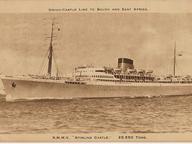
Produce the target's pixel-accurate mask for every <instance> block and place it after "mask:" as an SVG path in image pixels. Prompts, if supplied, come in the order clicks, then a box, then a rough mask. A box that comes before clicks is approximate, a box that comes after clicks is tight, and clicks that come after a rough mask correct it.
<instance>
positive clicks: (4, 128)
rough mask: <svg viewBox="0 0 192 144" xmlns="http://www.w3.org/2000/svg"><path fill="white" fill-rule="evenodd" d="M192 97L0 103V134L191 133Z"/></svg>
mask: <svg viewBox="0 0 192 144" xmlns="http://www.w3.org/2000/svg"><path fill="white" fill-rule="evenodd" d="M191 103H192V96H176V97H166V98H135V99H129V98H108V99H75V100H34V101H17V102H5V101H1V102H0V127H1V128H0V133H1V134H2V133H88V132H145V133H148V132H154V133H156V132H157V133H161V132H192V113H191V111H192V104H191Z"/></svg>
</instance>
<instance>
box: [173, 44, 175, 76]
mask: <svg viewBox="0 0 192 144" xmlns="http://www.w3.org/2000/svg"><path fill="white" fill-rule="evenodd" d="M175 74H176V42H175V46H174V58H173V76H174V77H175Z"/></svg>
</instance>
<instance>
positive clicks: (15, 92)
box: [2, 78, 192, 101]
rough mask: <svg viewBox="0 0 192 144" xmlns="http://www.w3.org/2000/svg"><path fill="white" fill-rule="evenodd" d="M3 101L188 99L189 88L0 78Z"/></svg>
mask: <svg viewBox="0 0 192 144" xmlns="http://www.w3.org/2000/svg"><path fill="white" fill-rule="evenodd" d="M2 82H3V85H4V87H5V92H6V94H7V96H6V100H7V101H11V100H19V99H28V100H29V99H74V98H109V97H129V98H137V97H159V96H176V95H192V84H178V83H176V84H173V83H172V84H171V83H170V84H164V83H133V82H132V83H126V84H125V83H108V84H106V83H99V82H98V83H87V84H72V83H71V84H69V83H65V81H64V80H63V81H62V80H59V81H58V80H31V79H18V78H2Z"/></svg>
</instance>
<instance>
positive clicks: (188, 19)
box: [0, 13, 192, 75]
mask: <svg viewBox="0 0 192 144" xmlns="http://www.w3.org/2000/svg"><path fill="white" fill-rule="evenodd" d="M53 17H54V18H55V23H56V24H55V36H56V38H54V53H55V57H56V62H57V64H58V66H59V68H60V71H61V72H62V73H63V74H64V75H65V74H68V73H71V72H73V68H74V67H76V66H80V65H94V66H113V67H116V66H117V58H119V57H128V58H131V59H133V60H134V65H135V67H136V68H139V69H149V70H154V71H155V73H156V74H172V72H173V49H174V46H175V42H176V47H177V53H178V54H180V56H178V57H177V74H178V75H185V74H190V75H191V74H192V72H191V67H190V65H191V56H192V51H191V45H192V41H191V39H192V27H191V25H192V15H191V14H182V13H181V14H158V13H154V14H153V13H145V14H142V13H139V14H128V13H127V14H103V13H102V14H95V13H94V14H80V13H79V14H78V13H76V14H72V13H70V14H69V13H68V14H0V19H1V21H0V33H1V39H0V46H1V47H0V72H1V73H3V74H8V75H16V74H38V73H39V71H40V69H41V65H42V62H43V60H44V59H45V57H44V56H45V54H46V52H47V50H48V47H49V39H47V38H46V37H49V35H50V32H51V20H52V18H53ZM181 55H182V56H181Z"/></svg>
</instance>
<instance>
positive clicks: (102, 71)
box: [95, 70, 105, 72]
mask: <svg viewBox="0 0 192 144" xmlns="http://www.w3.org/2000/svg"><path fill="white" fill-rule="evenodd" d="M95 72H105V71H104V70H95Z"/></svg>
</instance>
